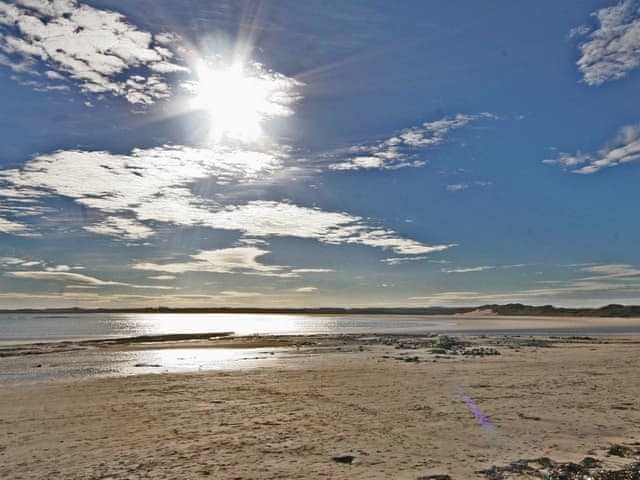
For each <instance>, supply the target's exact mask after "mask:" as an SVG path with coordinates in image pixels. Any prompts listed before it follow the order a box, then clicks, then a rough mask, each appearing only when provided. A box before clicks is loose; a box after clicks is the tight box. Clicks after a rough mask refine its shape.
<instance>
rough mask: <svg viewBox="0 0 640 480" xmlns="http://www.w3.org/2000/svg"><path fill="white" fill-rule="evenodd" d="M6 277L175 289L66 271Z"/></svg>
mask: <svg viewBox="0 0 640 480" xmlns="http://www.w3.org/2000/svg"><path fill="white" fill-rule="evenodd" d="M4 275H5V276H6V277H12V278H21V279H27V280H49V281H62V282H67V283H72V284H82V285H89V286H93V287H107V286H119V287H129V288H143V289H147V288H148V289H158V290H172V289H174V287H168V286H164V285H135V284H131V283H125V282H113V281H107V280H101V279H99V278H96V277H91V276H89V275H83V274H81V273H73V272H65V271H47V270H45V271H16V272H6V273H5V274H4Z"/></svg>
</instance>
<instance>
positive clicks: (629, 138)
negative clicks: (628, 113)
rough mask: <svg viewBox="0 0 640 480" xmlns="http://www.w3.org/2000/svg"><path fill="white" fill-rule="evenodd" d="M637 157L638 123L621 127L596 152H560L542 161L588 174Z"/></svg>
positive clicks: (639, 135)
mask: <svg viewBox="0 0 640 480" xmlns="http://www.w3.org/2000/svg"><path fill="white" fill-rule="evenodd" d="M638 159H640V125H628V126H625V127H623V128H621V129H620V131H619V132H618V134H617V135H616V136H615V137H614V138H613V140H611V141H610V142H609V143H608V144H607V145H606V146H605V147H603V148H601V149H600V150H598V151H597V152H596V153H593V154H587V153H582V152H577V153H575V154H570V153H565V152H561V153H560V154H559V155H558V156H557V157H556V158H553V159H547V160H544V161H543V163H548V164H558V165H562V166H563V167H565V168H567V169H569V170H571V171H572V172H573V173H579V174H582V175H589V174H591V173H595V172H598V171H600V170H602V169H603V168H608V167H616V166H619V165H624V164H627V163H631V162H634V161H636V160H638Z"/></svg>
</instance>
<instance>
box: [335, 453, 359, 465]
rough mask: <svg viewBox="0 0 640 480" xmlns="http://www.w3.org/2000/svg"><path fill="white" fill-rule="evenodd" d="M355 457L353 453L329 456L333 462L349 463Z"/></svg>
mask: <svg viewBox="0 0 640 480" xmlns="http://www.w3.org/2000/svg"><path fill="white" fill-rule="evenodd" d="M355 459H356V457H354V456H353V455H335V456H333V457H331V460H333V461H334V462H338V463H349V464H351V463H353V461H354V460H355Z"/></svg>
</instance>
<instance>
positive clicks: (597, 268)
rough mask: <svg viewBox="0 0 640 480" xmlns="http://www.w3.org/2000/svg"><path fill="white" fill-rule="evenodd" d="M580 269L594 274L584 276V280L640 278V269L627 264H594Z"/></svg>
mask: <svg viewBox="0 0 640 480" xmlns="http://www.w3.org/2000/svg"><path fill="white" fill-rule="evenodd" d="M580 270H581V271H583V272H587V273H591V274H593V275H594V276H592V277H588V278H583V279H582V280H604V279H629V278H638V279H640V269H639V268H637V267H634V266H632V265H626V264H607V265H592V266H587V267H584V268H581V269H580Z"/></svg>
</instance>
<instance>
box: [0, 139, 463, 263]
mask: <svg viewBox="0 0 640 480" xmlns="http://www.w3.org/2000/svg"><path fill="white" fill-rule="evenodd" d="M282 157H283V155H282V154H280V153H278V152H273V153H263V152H256V151H250V150H234V149H231V148H227V147H222V146H220V147H215V148H213V147H212V148H205V149H197V148H189V147H183V146H164V147H156V148H151V149H135V150H133V151H132V152H131V154H129V155H116V154H112V153H109V152H104V151H97V152H85V151H79V150H70V151H57V152H54V153H52V154H48V155H39V156H36V157H35V158H33V159H32V160H30V161H29V162H27V163H26V164H25V165H24V167H23V168H22V169H20V170H5V171H0V188H4V190H6V191H8V192H9V194H12V195H20V194H21V192H23V191H25V192H28V193H29V194H30V195H31V196H32V197H35V198H38V197H45V196H48V195H59V196H65V197H69V198H72V199H74V200H75V201H76V202H77V203H79V204H81V205H84V206H86V207H90V208H93V209H96V210H100V211H102V212H104V213H106V214H108V218H106V219H105V220H103V221H102V222H100V223H99V224H97V225H91V226H87V227H86V229H87V230H89V231H91V232H93V233H98V234H106V235H119V236H120V238H124V239H127V240H139V239H144V238H147V237H149V236H150V235H151V233H152V232H151V231H150V228H151V227H149V226H148V225H143V224H142V223H141V222H148V221H152V222H165V223H171V224H175V225H181V226H200V227H210V228H214V229H222V230H237V231H239V232H241V233H242V234H243V235H244V236H248V237H253V238H252V239H253V240H255V237H268V236H292V237H298V238H309V239H316V240H319V241H321V242H324V243H329V244H344V243H348V244H361V245H368V246H371V247H377V248H382V249H390V250H392V251H394V252H396V253H398V254H402V255H419V254H427V253H431V252H437V251H442V250H445V249H447V248H449V247H451V246H452V245H433V246H431V245H425V244H423V243H420V242H417V241H414V240H410V239H405V238H402V237H400V236H398V235H397V234H396V233H395V232H393V231H391V230H386V229H379V228H374V227H371V226H369V225H367V224H366V223H365V222H364V220H363V219H362V218H361V217H358V216H355V215H350V214H347V213H342V212H328V211H323V210H320V209H317V208H308V207H301V206H298V205H294V204H290V203H284V202H274V201H252V202H248V203H245V204H240V205H229V206H226V207H223V206H219V205H217V204H215V203H213V202H211V201H210V200H207V199H204V198H202V197H199V196H197V195H195V194H194V193H193V192H192V191H191V190H190V188H189V186H190V185H191V184H193V183H194V182H195V181H197V180H201V179H215V181H216V182H217V183H219V184H225V183H228V182H231V181H234V182H240V183H243V182H252V181H255V180H256V179H257V178H258V177H259V176H260V175H262V176H269V175H271V174H273V173H274V172H276V171H277V170H278V169H279V168H280V166H281V165H282ZM69 172H73V175H70V174H69ZM124 214H126V215H127V216H126V217H125V216H124Z"/></svg>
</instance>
